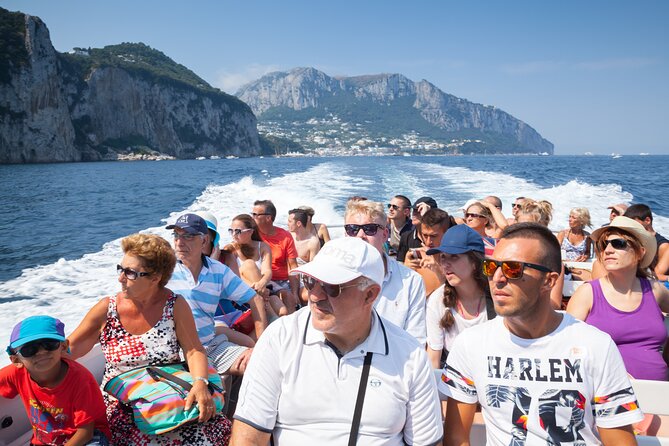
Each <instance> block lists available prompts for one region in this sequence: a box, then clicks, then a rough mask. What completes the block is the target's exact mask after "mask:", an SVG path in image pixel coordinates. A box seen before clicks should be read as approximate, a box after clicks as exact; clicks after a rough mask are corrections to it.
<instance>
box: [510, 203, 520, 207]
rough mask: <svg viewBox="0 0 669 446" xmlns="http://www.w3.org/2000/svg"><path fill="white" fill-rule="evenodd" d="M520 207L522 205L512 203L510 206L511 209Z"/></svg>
mask: <svg viewBox="0 0 669 446" xmlns="http://www.w3.org/2000/svg"><path fill="white" fill-rule="evenodd" d="M521 206H522V204H517V203H513V204H512V205H511V207H512V208H519V207H521Z"/></svg>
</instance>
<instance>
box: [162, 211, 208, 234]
mask: <svg viewBox="0 0 669 446" xmlns="http://www.w3.org/2000/svg"><path fill="white" fill-rule="evenodd" d="M174 228H179V229H183V230H184V231H186V232H187V233H189V234H207V233H208V232H207V231H208V229H207V223H206V222H205V221H204V218H202V217H200V216H199V215H197V214H184V215H182V216H181V217H179V218H177V221H176V222H175V223H174V224H173V225H168V226H165V229H174Z"/></svg>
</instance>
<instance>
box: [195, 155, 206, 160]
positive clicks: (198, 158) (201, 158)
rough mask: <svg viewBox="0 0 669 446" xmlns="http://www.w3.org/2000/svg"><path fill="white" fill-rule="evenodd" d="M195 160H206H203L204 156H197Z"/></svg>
mask: <svg viewBox="0 0 669 446" xmlns="http://www.w3.org/2000/svg"><path fill="white" fill-rule="evenodd" d="M195 159H196V160H198V161H201V160H206V159H207V158H205V157H204V156H198V157H197V158H195Z"/></svg>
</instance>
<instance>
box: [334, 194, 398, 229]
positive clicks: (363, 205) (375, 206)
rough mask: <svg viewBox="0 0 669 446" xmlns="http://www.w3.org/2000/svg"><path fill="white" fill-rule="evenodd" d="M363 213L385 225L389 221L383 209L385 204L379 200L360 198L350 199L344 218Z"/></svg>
mask: <svg viewBox="0 0 669 446" xmlns="http://www.w3.org/2000/svg"><path fill="white" fill-rule="evenodd" d="M357 214H362V215H366V216H368V217H369V218H371V219H372V220H373V221H374V222H376V223H378V224H380V225H381V226H383V227H385V226H386V223H387V221H388V217H387V216H386V213H385V211H384V210H383V204H381V203H379V202H378V201H371V200H360V201H351V200H349V201H348V203H346V213H345V214H344V219H345V220H346V219H348V217H350V216H352V215H357Z"/></svg>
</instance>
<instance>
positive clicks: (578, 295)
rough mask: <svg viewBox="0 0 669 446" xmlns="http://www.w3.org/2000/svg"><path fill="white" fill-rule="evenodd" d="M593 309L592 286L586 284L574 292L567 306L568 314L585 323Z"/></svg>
mask: <svg viewBox="0 0 669 446" xmlns="http://www.w3.org/2000/svg"><path fill="white" fill-rule="evenodd" d="M591 309H592V286H591V285H590V284H589V283H584V284H583V285H581V286H580V287H578V288H577V289H576V291H574V294H573V295H572V296H571V299H569V303H568V304H567V313H569V314H571V315H572V316H574V317H575V318H576V319H580V320H582V321H585V319H586V318H587V317H588V314H590V310H591Z"/></svg>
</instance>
